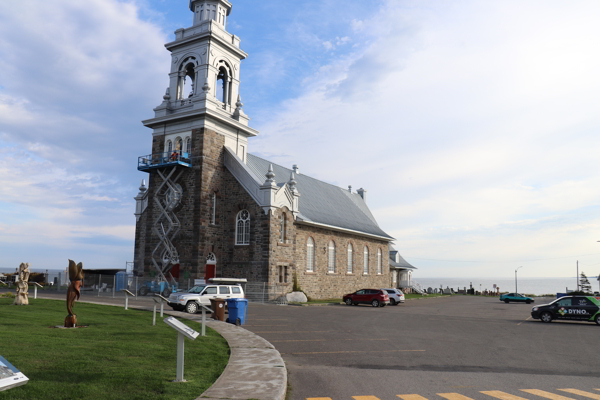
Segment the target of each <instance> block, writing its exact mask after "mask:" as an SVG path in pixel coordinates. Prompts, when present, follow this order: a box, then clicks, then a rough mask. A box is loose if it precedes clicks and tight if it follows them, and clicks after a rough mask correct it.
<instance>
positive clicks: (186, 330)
mask: <svg viewBox="0 0 600 400" xmlns="http://www.w3.org/2000/svg"><path fill="white" fill-rule="evenodd" d="M164 321H165V322H166V323H167V325H169V326H170V327H171V328H173V329H175V330H176V331H177V332H179V333H183V334H184V335H185V336H186V337H187V338H189V339H192V340H195V339H196V338H197V337H198V335H199V333H198V332H196V331H195V330H193V329H192V328H190V327H189V326H187V325H186V324H184V323H183V322H180V321H179V320H177V319H176V318H175V317H169V318H165V319H164Z"/></svg>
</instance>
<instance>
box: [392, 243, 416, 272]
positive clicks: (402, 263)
mask: <svg viewBox="0 0 600 400" xmlns="http://www.w3.org/2000/svg"><path fill="white" fill-rule="evenodd" d="M388 249H389V254H390V260H389V262H390V268H399V269H417V267H414V266H412V265H411V264H409V262H408V261H406V260H405V259H404V258H403V257H402V256H401V255H400V254H399V253H398V250H396V249H395V248H394V246H392V245H391V244H390V245H389V246H388ZM396 254H398V262H396Z"/></svg>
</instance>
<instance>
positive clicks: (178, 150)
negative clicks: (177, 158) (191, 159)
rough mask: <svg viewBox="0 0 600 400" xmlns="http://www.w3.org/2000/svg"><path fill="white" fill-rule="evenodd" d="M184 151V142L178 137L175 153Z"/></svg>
mask: <svg viewBox="0 0 600 400" xmlns="http://www.w3.org/2000/svg"><path fill="white" fill-rule="evenodd" d="M182 149H183V140H181V138H180V137H178V138H177V139H175V151H176V152H178V153H179V152H181V151H182Z"/></svg>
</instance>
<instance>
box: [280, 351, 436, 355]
mask: <svg viewBox="0 0 600 400" xmlns="http://www.w3.org/2000/svg"><path fill="white" fill-rule="evenodd" d="M414 351H425V350H342V351H303V352H299V353H281V354H344V353H392V352H394V353H401V352H414Z"/></svg>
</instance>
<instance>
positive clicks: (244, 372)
mask: <svg viewBox="0 0 600 400" xmlns="http://www.w3.org/2000/svg"><path fill="white" fill-rule="evenodd" d="M38 298H40V299H41V298H46V299H49V300H57V299H56V298H54V297H42V296H39V295H38ZM78 302H81V303H90V304H99V305H105V306H113V307H123V306H122V305H121V304H112V303H105V302H102V301H86V300H83V299H82V300H79V301H78ZM129 308H131V309H136V310H143V311H152V310H153V308H152V307H145V306H136V305H129ZM164 314H167V315H172V316H175V317H180V318H185V319H188V320H191V321H195V322H198V323H201V321H202V316H201V315H199V314H187V313H184V312H179V311H167V310H164ZM206 325H207V326H208V327H210V328H211V329H214V330H215V331H217V332H218V333H219V334H220V335H221V336H223V338H225V340H226V341H227V344H228V345H229V349H230V351H231V354H230V356H229V361H228V362H227V366H226V367H225V370H224V371H223V373H222V374H221V376H219V378H218V379H217V380H216V381H215V383H213V385H212V386H211V387H210V388H208V389H207V390H206V391H205V392H204V393H202V394H201V395H200V396H199V397H197V400H223V399H234V400H247V399H259V400H284V399H285V395H286V391H287V368H286V366H285V363H284V361H283V358H282V357H281V354H280V353H279V351H277V350H276V349H275V347H274V346H273V345H272V344H271V343H269V342H268V341H267V340H265V339H263V338H262V337H260V336H258V335H256V334H255V333H252V332H250V331H248V330H246V329H244V328H242V327H239V326H236V325H233V324H229V323H227V322H222V321H215V320H212V319H208V318H207V321H206Z"/></svg>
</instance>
